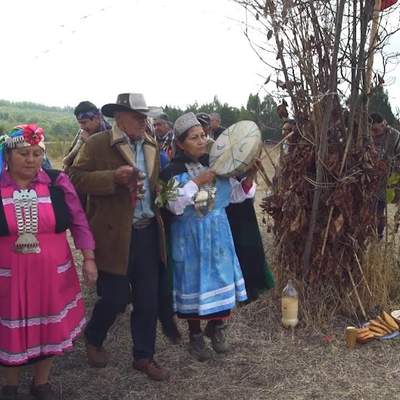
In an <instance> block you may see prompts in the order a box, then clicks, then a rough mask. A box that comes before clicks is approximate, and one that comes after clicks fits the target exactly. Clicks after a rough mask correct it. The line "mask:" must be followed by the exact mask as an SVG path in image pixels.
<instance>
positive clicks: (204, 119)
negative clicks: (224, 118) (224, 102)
mask: <svg viewBox="0 0 400 400" xmlns="http://www.w3.org/2000/svg"><path fill="white" fill-rule="evenodd" d="M196 118H197V120H198V121H199V122H200V123H201V124H202V125H203V124H204V125H210V122H211V121H210V116H209V115H208V114H206V113H197V114H196Z"/></svg>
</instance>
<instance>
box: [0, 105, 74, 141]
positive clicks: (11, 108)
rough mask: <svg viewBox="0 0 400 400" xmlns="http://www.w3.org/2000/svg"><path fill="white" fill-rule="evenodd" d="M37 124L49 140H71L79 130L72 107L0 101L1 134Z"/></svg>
mask: <svg viewBox="0 0 400 400" xmlns="http://www.w3.org/2000/svg"><path fill="white" fill-rule="evenodd" d="M26 123H37V124H39V125H40V126H41V127H42V128H44V130H45V132H46V137H47V140H50V141H51V140H71V139H72V138H73V137H74V135H75V134H76V132H77V130H78V124H77V123H76V120H75V116H74V114H73V108H72V107H64V108H60V107H47V106H44V105H42V104H36V103H30V102H26V101H23V102H15V103H14V102H11V101H7V100H0V133H1V132H4V131H8V130H10V129H11V128H13V127H14V126H15V125H19V124H26Z"/></svg>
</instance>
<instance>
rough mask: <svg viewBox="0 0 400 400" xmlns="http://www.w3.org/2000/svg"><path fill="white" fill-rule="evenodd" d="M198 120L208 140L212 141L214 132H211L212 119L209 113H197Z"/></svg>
mask: <svg viewBox="0 0 400 400" xmlns="http://www.w3.org/2000/svg"><path fill="white" fill-rule="evenodd" d="M196 118H197V120H198V121H199V122H200V124H201V127H202V128H203V131H204V133H205V134H206V135H207V137H208V138H211V139H212V136H213V135H212V131H211V119H210V116H209V115H208V114H207V113H203V112H201V113H197V114H196Z"/></svg>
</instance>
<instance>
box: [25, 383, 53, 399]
mask: <svg viewBox="0 0 400 400" xmlns="http://www.w3.org/2000/svg"><path fill="white" fill-rule="evenodd" d="M30 392H31V395H32V396H33V397H34V398H35V399H37V400H59V399H60V396H59V394H58V393H56V392H55V391H54V390H53V389H52V388H51V386H50V383H45V384H43V385H34V384H33V383H32V385H31V390H30Z"/></svg>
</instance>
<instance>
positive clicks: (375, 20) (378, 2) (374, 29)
mask: <svg viewBox="0 0 400 400" xmlns="http://www.w3.org/2000/svg"><path fill="white" fill-rule="evenodd" d="M381 7H382V0H375V7H374V13H373V17H372V26H371V33H370V36H369V49H368V60H367V73H366V75H367V78H366V89H367V93H368V94H369V93H370V92H371V81H372V67H373V65H374V56H375V47H376V44H377V42H378V30H379V16H380V13H381Z"/></svg>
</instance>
